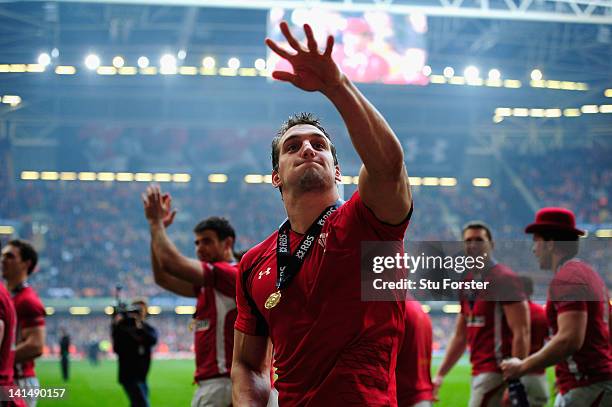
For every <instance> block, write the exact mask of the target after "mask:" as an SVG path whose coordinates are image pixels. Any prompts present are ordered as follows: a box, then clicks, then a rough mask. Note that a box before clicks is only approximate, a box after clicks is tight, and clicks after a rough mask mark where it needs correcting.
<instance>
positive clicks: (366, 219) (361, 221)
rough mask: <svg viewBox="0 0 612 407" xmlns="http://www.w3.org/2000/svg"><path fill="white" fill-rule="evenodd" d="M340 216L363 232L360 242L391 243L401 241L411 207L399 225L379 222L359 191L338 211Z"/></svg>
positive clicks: (410, 213)
mask: <svg viewBox="0 0 612 407" xmlns="http://www.w3.org/2000/svg"><path fill="white" fill-rule="evenodd" d="M339 211H340V214H339V215H340V216H346V217H347V221H348V222H349V224H350V223H352V222H354V224H355V225H358V226H360V227H361V228H362V230H363V231H364V232H365V235H364V236H363V237H362V240H367V239H370V240H381V241H392V240H403V239H404V234H405V233H406V228H407V227H408V223H409V222H410V217H411V216H412V206H411V207H410V211H409V212H408V215H406V219H404V221H403V222H402V223H400V224H399V225H391V224H388V223H385V222H382V221H380V220H379V219H378V218H377V217H376V215H374V212H372V210H371V209H370V208H368V207H367V206H366V205H365V204H364V203H363V201H362V200H361V196H360V195H359V191H355V193H354V194H353V196H352V197H351V199H349V200H348V201H347V202H346V203H345V204H344V205H342V207H341V208H340V209H339Z"/></svg>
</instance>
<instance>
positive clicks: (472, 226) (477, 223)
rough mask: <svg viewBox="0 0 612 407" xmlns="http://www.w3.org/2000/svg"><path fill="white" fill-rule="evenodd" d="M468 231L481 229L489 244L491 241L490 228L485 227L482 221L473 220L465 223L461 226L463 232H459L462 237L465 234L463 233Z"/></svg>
mask: <svg viewBox="0 0 612 407" xmlns="http://www.w3.org/2000/svg"><path fill="white" fill-rule="evenodd" d="M468 229H483V230H484V231H485V232H486V233H487V237H488V238H489V241H491V242H492V241H493V234H492V233H491V228H489V225H487V224H486V223H484V222H483V221H480V220H473V221H470V222H468V223H466V224H465V225H463V230H462V231H461V235H462V236H463V235H464V234H465V231H466V230H468Z"/></svg>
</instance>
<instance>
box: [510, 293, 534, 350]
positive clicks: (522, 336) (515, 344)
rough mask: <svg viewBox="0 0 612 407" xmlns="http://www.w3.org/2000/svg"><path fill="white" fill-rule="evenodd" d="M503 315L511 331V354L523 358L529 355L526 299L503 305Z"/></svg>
mask: <svg viewBox="0 0 612 407" xmlns="http://www.w3.org/2000/svg"><path fill="white" fill-rule="evenodd" d="M503 307H504V315H505V316H506V320H507V321H508V326H509V327H510V330H511V331H512V356H513V357H515V358H519V359H524V358H526V357H527V356H528V355H529V346H530V344H531V324H530V321H529V305H527V302H526V301H522V302H517V303H513V304H507V305H504V306H503Z"/></svg>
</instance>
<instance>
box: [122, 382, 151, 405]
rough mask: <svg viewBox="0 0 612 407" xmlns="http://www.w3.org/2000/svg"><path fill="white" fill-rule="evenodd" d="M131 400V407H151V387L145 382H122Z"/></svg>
mask: <svg viewBox="0 0 612 407" xmlns="http://www.w3.org/2000/svg"><path fill="white" fill-rule="evenodd" d="M121 385H122V386H123V389H124V390H125V393H126V394H127V396H128V398H129V399H130V406H131V407H149V387H148V386H147V382H145V381H144V380H142V381H140V380H124V381H122V382H121Z"/></svg>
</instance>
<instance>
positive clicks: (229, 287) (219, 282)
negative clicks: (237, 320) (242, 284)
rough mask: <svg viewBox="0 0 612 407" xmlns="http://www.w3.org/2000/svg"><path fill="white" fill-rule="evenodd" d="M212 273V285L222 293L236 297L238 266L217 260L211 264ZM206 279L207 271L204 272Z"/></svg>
mask: <svg viewBox="0 0 612 407" xmlns="http://www.w3.org/2000/svg"><path fill="white" fill-rule="evenodd" d="M209 267H210V269H211V272H209V274H212V276H213V277H212V285H213V287H214V288H215V289H216V290H218V291H220V292H221V293H223V294H225V295H227V296H228V297H232V298H234V297H236V276H237V275H238V266H237V265H236V264H230V263H227V262H217V263H213V264H212V265H209ZM204 278H205V279H206V272H205V273H204Z"/></svg>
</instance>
